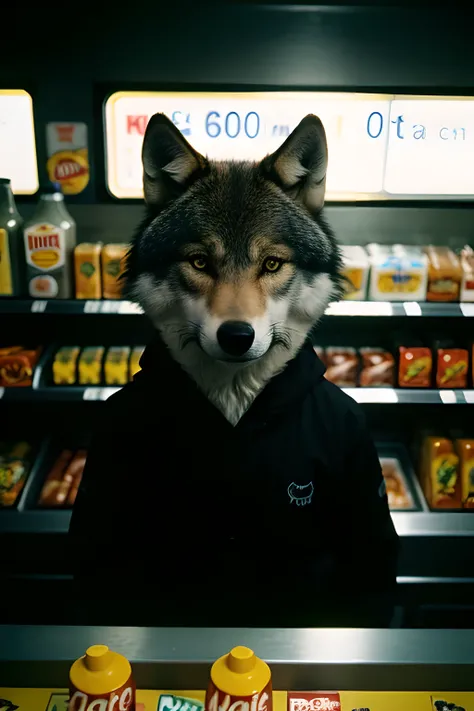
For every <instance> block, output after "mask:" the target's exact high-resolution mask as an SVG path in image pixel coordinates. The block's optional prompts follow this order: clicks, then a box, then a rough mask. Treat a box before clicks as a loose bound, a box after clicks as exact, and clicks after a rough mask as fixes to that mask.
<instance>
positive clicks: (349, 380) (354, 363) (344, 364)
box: [324, 347, 359, 388]
mask: <svg viewBox="0 0 474 711" xmlns="http://www.w3.org/2000/svg"><path fill="white" fill-rule="evenodd" d="M358 369H359V358H358V356H357V352H356V350H355V348H342V347H331V348H326V372H325V374H324V375H325V377H326V378H327V379H328V380H330V381H331V382H332V383H334V384H335V385H339V387H341V388H355V387H356V385H357V372H358Z"/></svg>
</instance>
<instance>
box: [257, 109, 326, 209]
mask: <svg viewBox="0 0 474 711" xmlns="http://www.w3.org/2000/svg"><path fill="white" fill-rule="evenodd" d="M327 165H328V146H327V142H326V132H325V131H324V126H323V124H322V123H321V120H320V119H319V118H318V117H317V116H314V115H313V114H308V116H306V117H305V118H304V119H303V120H302V121H301V123H300V124H298V126H297V127H296V128H295V130H294V131H293V133H292V134H291V135H290V136H288V138H287V139H286V141H285V142H284V143H283V145H281V146H280V148H279V149H278V150H277V151H275V153H272V154H271V155H269V156H267V157H266V158H264V160H263V162H262V168H263V171H264V173H266V175H267V177H268V178H269V179H270V180H273V181H274V182H275V183H276V184H277V185H279V187H280V188H282V190H284V191H285V193H287V194H288V195H289V196H290V197H292V198H293V199H294V200H296V201H297V202H300V203H302V204H303V205H305V207H307V209H308V210H309V211H310V212H312V213H314V212H318V211H319V210H321V208H322V206H323V204H324V193H325V191H326V170H327Z"/></svg>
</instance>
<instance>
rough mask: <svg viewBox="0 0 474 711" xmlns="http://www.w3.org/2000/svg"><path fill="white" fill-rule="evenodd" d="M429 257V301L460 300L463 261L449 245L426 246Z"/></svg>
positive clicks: (427, 296)
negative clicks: (461, 261)
mask: <svg viewBox="0 0 474 711" xmlns="http://www.w3.org/2000/svg"><path fill="white" fill-rule="evenodd" d="M425 254H426V256H427V257H428V288H427V293H426V299H427V301H459V292H460V288H461V279H462V269H461V263H460V261H459V259H458V258H457V256H456V255H455V254H454V252H453V251H452V250H451V249H449V247H433V246H431V245H430V246H429V247H426V248H425Z"/></svg>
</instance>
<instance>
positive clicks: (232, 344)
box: [217, 321, 255, 356]
mask: <svg viewBox="0 0 474 711" xmlns="http://www.w3.org/2000/svg"><path fill="white" fill-rule="evenodd" d="M254 338H255V331H254V330H253V328H252V326H251V325H250V324H249V323H245V322H244V321H225V322H224V323H223V324H222V325H221V326H219V328H218V329H217V340H218V341H219V345H220V347H221V348H222V350H223V351H225V353H228V355H232V356H241V355H244V353H247V351H248V349H249V348H250V346H251V345H252V343H253V339H254Z"/></svg>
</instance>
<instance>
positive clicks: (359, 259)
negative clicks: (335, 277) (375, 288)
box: [341, 245, 370, 301]
mask: <svg viewBox="0 0 474 711" xmlns="http://www.w3.org/2000/svg"><path fill="white" fill-rule="evenodd" d="M341 253H342V261H343V265H344V266H343V269H342V275H343V277H344V284H343V286H344V299H348V300H350V301H363V300H364V299H365V298H366V296H367V282H368V280H369V268H370V264H369V257H368V256H367V252H366V251H365V249H364V248H363V247H359V246H356V245H342V247H341Z"/></svg>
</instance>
